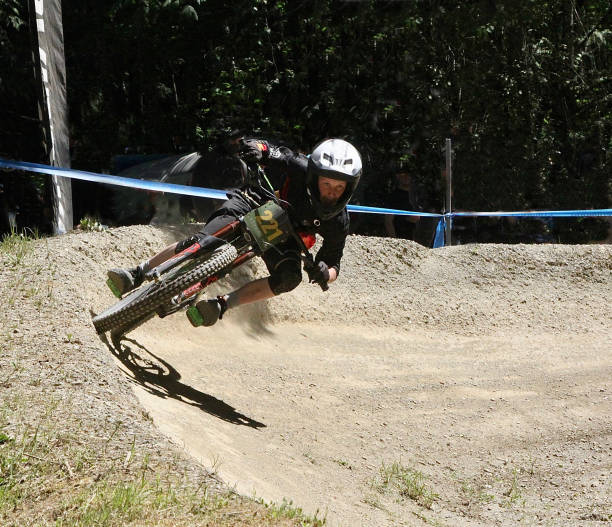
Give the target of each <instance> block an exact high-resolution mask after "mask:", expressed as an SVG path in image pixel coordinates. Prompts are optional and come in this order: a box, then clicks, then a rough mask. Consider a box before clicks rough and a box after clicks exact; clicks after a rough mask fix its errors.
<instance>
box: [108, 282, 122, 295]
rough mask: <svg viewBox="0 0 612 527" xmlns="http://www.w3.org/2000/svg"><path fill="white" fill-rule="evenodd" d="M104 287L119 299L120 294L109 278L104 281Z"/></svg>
mask: <svg viewBox="0 0 612 527" xmlns="http://www.w3.org/2000/svg"><path fill="white" fill-rule="evenodd" d="M106 285H107V286H108V288H109V289H110V290H111V292H112V293H113V295H115V296H116V297H117V298H121V292H120V291H119V288H118V287H117V286H116V285H115V283H114V282H113V281H112V280H111V279H110V278H109V279H108V280H107V281H106Z"/></svg>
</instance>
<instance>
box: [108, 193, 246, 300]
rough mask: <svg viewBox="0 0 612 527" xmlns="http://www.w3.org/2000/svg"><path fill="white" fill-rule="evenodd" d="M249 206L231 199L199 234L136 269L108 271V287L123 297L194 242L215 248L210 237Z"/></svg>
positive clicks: (171, 247)
mask: <svg viewBox="0 0 612 527" xmlns="http://www.w3.org/2000/svg"><path fill="white" fill-rule="evenodd" d="M249 210H250V209H249V206H248V204H246V203H245V202H244V201H243V200H241V199H239V198H236V197H234V198H232V199H230V200H228V201H226V202H225V203H224V204H223V205H222V206H221V207H220V208H219V209H218V210H217V211H215V212H214V213H213V214H212V216H211V217H210V218H209V219H208V221H207V222H206V225H204V227H203V228H202V230H201V231H200V232H198V233H197V234H194V235H193V236H190V237H188V238H185V239H184V240H181V241H180V242H176V243H173V244H170V245H168V246H167V247H165V248H164V249H162V250H161V251H160V252H159V253H157V254H156V255H155V256H153V257H151V258H149V259H148V260H145V261H144V262H141V263H140V264H138V265H137V266H136V267H131V268H129V269H111V270H110V271H108V273H107V274H108V278H109V286H110V288H111V289H112V290H113V292H114V293H115V294H118V295H124V294H125V293H128V292H129V291H132V290H133V289H135V288H137V287H139V286H140V284H142V282H143V281H144V276H145V274H146V273H147V271H149V270H151V269H153V268H155V267H157V266H158V265H160V264H162V263H164V262H165V261H166V260H169V259H170V258H172V257H173V256H174V255H175V254H178V253H180V252H181V251H184V250H185V249H187V247H190V246H191V245H193V244H194V243H196V242H200V244H202V243H207V242H210V243H211V247H213V248H216V246H217V243H216V242H217V241H218V240H216V239H214V240H213V239H210V237H211V236H212V235H213V234H214V233H215V232H217V231H218V230H219V229H221V228H222V227H225V226H226V225H227V224H228V223H231V222H232V221H234V220H235V219H236V218H238V217H239V216H241V215H242V214H245V213H246V212H248V211H249Z"/></svg>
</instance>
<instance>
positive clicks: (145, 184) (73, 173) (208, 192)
mask: <svg viewBox="0 0 612 527" xmlns="http://www.w3.org/2000/svg"><path fill="white" fill-rule="evenodd" d="M2 167H4V168H12V169H16V170H26V171H29V172H39V173H42V174H50V175H52V176H60V177H69V178H72V179H80V180H84V181H92V182H94V183H105V184H107V185H118V186H122V187H130V188H139V189H143V190H151V191H154V192H167V193H170V194H183V195H186V196H196V197H201V198H213V199H226V198H227V195H226V192H225V191H223V190H216V189H210V188H203V187H192V186H189V185H175V184H174V183H160V182H159V181H146V180H143V179H132V178H126V177H121V176H112V175H107V174H96V173H94V172H85V171H82V170H74V169H66V168H57V167H52V166H49V165H40V164H37V163H28V162H26V161H8V160H6V159H3V158H1V157H0V168H2ZM347 209H348V210H349V212H363V213H369V214H397V215H400V216H426V217H433V218H441V219H442V220H445V219H446V218H452V217H475V216H497V217H511V216H514V217H521V216H522V217H532V218H561V217H593V216H612V209H594V210H542V211H525V212H520V211H518V212H501V211H499V212H451V213H447V214H434V213H430V212H413V211H408V210H398V209H385V208H379V207H365V206H362V205H348V206H347ZM444 223H445V222H444V221H440V223H439V224H438V229H437V236H436V238H438V237H439V235H440V233H441V231H442V230H443V225H444Z"/></svg>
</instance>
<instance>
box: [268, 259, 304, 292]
mask: <svg viewBox="0 0 612 527" xmlns="http://www.w3.org/2000/svg"><path fill="white" fill-rule="evenodd" d="M301 282H302V269H301V267H300V264H299V263H298V262H295V260H285V261H284V262H280V264H279V265H278V266H277V268H276V269H275V270H274V272H273V273H272V274H271V275H270V278H269V279H268V284H269V285H270V289H271V290H272V292H273V293H274V294H275V295H280V294H281V293H288V292H289V291H292V290H293V289H295V288H296V287H297V286H298V285H300V283H301Z"/></svg>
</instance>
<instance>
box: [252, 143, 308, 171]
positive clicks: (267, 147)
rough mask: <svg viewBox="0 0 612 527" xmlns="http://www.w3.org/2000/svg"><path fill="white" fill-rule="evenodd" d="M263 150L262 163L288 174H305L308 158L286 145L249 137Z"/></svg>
mask: <svg viewBox="0 0 612 527" xmlns="http://www.w3.org/2000/svg"><path fill="white" fill-rule="evenodd" d="M249 142H252V143H253V144H254V145H256V147H257V149H258V150H259V151H260V152H261V164H263V165H266V166H270V167H273V168H274V169H278V170H282V171H283V172H284V173H285V174H286V175H288V176H303V175H304V174H305V173H306V168H307V166H308V158H307V157H306V156H305V155H303V154H299V153H296V152H294V151H293V150H291V149H290V148H287V147H286V146H277V145H274V144H272V143H269V142H268V141H264V140H262V139H249V140H247V143H249Z"/></svg>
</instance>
